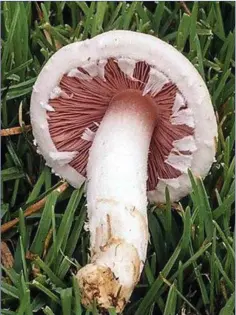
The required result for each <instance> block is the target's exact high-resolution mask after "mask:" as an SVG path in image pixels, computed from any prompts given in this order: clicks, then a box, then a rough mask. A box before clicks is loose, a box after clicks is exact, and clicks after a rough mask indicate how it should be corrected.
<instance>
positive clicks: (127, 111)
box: [31, 31, 217, 312]
mask: <svg viewBox="0 0 236 315" xmlns="http://www.w3.org/2000/svg"><path fill="white" fill-rule="evenodd" d="M31 122H32V127H33V134H34V137H35V139H36V142H37V145H38V148H39V151H40V152H41V154H42V155H43V156H44V158H45V160H46V162H47V164H48V165H49V166H50V167H52V168H53V170H54V172H55V173H57V174H59V175H60V176H61V177H63V178H64V179H66V180H67V181H68V182H69V183H70V184H71V185H72V186H74V187H76V188H79V187H80V186H81V184H82V183H83V182H84V181H85V179H86V178H87V180H86V183H87V191H86V195H87V210H88V228H89V232H90V246H91V249H90V252H91V261H90V263H89V264H88V265H86V266H85V267H83V268H82V269H80V270H79V271H78V273H77V279H78V283H79V286H80V288H81V294H82V303H83V304H84V305H85V306H89V305H91V304H92V303H93V301H94V300H95V301H96V303H97V305H98V307H100V308H101V309H108V308H109V307H112V306H113V307H115V309H116V311H117V312H121V311H122V310H123V308H124V306H125V305H126V303H127V302H128V301H129V298H130V296H131V293H132V291H133V289H134V287H135V285H136V284H137V282H138V281H139V278H140V274H141V272H142V269H143V266H144V263H145V259H146V252H147V244H148V237H149V234H148V222H147V203H148V200H149V201H150V202H155V203H163V202H165V188H166V187H168V189H169V193H170V198H171V200H172V201H177V200H179V199H180V198H181V197H183V196H185V195H187V194H188V193H189V192H190V191H191V184H190V180H189V178H188V173H187V171H188V169H191V170H192V172H193V174H194V175H196V176H201V177H204V176H205V175H206V174H207V173H208V171H209V169H210V167H211V164H212V162H213V161H214V155H215V141H216V139H217V125H216V119H215V115H214V111H213V107H212V104H211V99H210V96H209V93H208V90H207V88H206V85H205V83H204V81H203V80H202V78H201V76H200V75H199V73H198V72H197V70H196V69H195V68H194V67H193V65H192V64H191V63H190V62H189V61H188V60H187V59H186V58H185V57H184V56H183V55H182V54H181V53H179V52H178V51H177V50H176V49H175V48H174V47H172V46H171V45H169V44H167V43H165V42H163V41H161V40H160V39H157V38H155V37H153V36H150V35H146V34H141V33H135V32H131V31H110V32H107V33H103V34H101V35H98V36H96V37H94V38H93V39H90V40H85V41H82V42H76V43H73V44H70V45H67V46H65V47H63V48H61V49H60V50H59V51H57V52H56V53H55V54H54V55H53V56H52V57H51V58H50V59H49V61H48V62H47V64H46V65H45V66H44V67H43V69H42V71H41V72H40V74H39V76H38V78H37V81H36V83H35V85H34V88H33V93H32V98H31ZM160 254H161V253H160Z"/></svg>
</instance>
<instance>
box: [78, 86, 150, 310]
mask: <svg viewBox="0 0 236 315" xmlns="http://www.w3.org/2000/svg"><path fill="white" fill-rule="evenodd" d="M155 117H156V114H155V109H154V106H153V104H152V102H151V100H150V99H149V98H148V97H147V96H141V95H140V94H139V93H138V92H136V91H130V90H129V91H125V92H122V93H120V94H119V95H118V96H117V97H115V98H114V99H113V100H112V102H111V104H110V105H109V108H108V110H107V112H106V115H105V117H104V118H103V120H102V123H101V125H100V127H99V129H98V131H97V133H96V136H95V138H94V141H93V144H92V147H91V149H90V154H89V160H88V165H87V178H88V185H87V202H88V218H89V230H90V237H91V239H90V242H91V256H92V258H91V264H89V265H87V266H85V267H84V268H82V269H81V270H80V271H79V272H78V275H77V277H78V279H79V283H80V286H81V289H82V297H83V300H84V301H83V302H84V304H87V305H88V304H91V303H92V300H93V299H96V301H97V304H99V306H100V307H104V308H108V307H112V306H115V307H116V310H117V311H121V310H122V309H123V307H124V306H125V303H126V302H127V301H128V300H129V298H130V295H131V293H132V291H133V288H134V286H135V285H136V283H137V282H138V280H139V277H140V274H141V271H142V269H143V265H144V262H145V259H146V250H147V243H148V226H147V212H146V208H147V197H146V181H147V161H148V151H149V145H150V140H151V137H152V133H153V129H154V126H155ZM94 288H96V289H94ZM91 290H92V291H93V293H91Z"/></svg>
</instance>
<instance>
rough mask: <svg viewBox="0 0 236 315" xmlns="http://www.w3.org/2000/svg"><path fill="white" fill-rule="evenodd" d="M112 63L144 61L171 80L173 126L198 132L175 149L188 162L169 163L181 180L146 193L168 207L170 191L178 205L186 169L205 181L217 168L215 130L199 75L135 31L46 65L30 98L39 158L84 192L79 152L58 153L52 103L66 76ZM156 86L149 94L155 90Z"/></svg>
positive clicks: (172, 158) (79, 45)
mask: <svg viewBox="0 0 236 315" xmlns="http://www.w3.org/2000/svg"><path fill="white" fill-rule="evenodd" d="M111 57H112V58H114V59H117V60H124V65H125V61H127V60H129V61H130V64H132V61H135V62H139V61H144V62H145V63H147V64H148V65H150V66H151V68H152V69H155V70H157V71H158V73H159V74H160V76H159V78H162V77H163V76H164V77H165V78H168V80H170V82H172V83H174V84H175V85H176V87H177V89H178V91H179V93H177V94H176V98H175V101H174V104H173V116H172V123H173V124H180V123H183V124H185V122H184V121H183V120H185V119H186V121H187V123H186V124H187V125H189V126H191V127H192V128H193V130H194V132H193V137H191V139H190V138H188V137H185V138H183V139H182V141H179V142H178V141H177V142H176V145H175V148H174V149H175V151H176V152H177V151H178V150H179V151H181V150H182V151H190V152H191V155H189V156H190V157H191V158H188V159H187V158H186V155H185V154H180V153H178V155H177V156H176V155H175V152H174V154H172V153H173V152H171V154H170V155H169V157H168V158H167V160H165V162H166V163H167V164H168V163H169V165H172V166H173V167H176V169H178V170H179V171H180V172H181V174H180V175H179V176H177V177H175V178H159V180H158V184H157V186H156V187H155V188H154V189H151V190H149V191H148V198H149V200H150V201H151V202H165V188H166V186H167V187H168V189H169V192H170V197H171V200H172V201H177V200H179V199H180V198H182V197H183V196H185V195H187V194H188V193H189V192H190V191H191V183H190V180H189V177H188V173H187V169H188V168H190V169H191V171H192V172H193V174H194V175H196V176H201V177H204V176H205V175H206V174H207V173H208V171H209V169H210V167H211V165H212V163H213V162H214V156H215V151H216V141H217V124H216V118H215V114H214V110H213V106H212V103H211V99H210V95H209V92H208V90H207V87H206V85H205V83H204V81H203V79H202V78H201V76H200V74H199V73H198V72H197V70H196V69H195V68H194V66H193V65H192V64H191V63H190V61H189V60H188V59H186V58H185V57H184V56H183V55H182V54H181V53H180V52H178V51H177V50H176V49H175V48H174V47H172V46H171V45H169V44H167V43H165V42H163V41H162V40H160V39H158V38H156V37H154V36H150V35H146V34H141V33H136V32H131V31H109V32H107V33H103V34H101V35H98V36H96V37H94V38H92V39H90V40H85V41H82V42H76V43H73V44H69V45H67V46H65V47H63V48H61V49H60V50H58V51H57V52H56V53H55V54H54V55H53V56H52V57H51V58H50V59H49V60H48V62H47V63H46V65H45V66H44V67H43V69H42V70H41V72H40V74H39V76H38V78H37V80H36V83H35V84H34V87H33V92H32V96H31V107H30V114H31V123H32V127H33V135H34V137H35V141H36V143H37V146H38V149H39V152H40V153H41V154H42V155H43V156H44V158H45V160H46V163H47V165H49V166H50V167H52V168H53V170H54V172H55V173H57V174H59V175H60V176H61V177H62V178H64V179H66V180H67V181H68V182H69V183H70V184H71V185H72V186H74V187H76V188H78V187H80V186H81V184H82V183H83V182H84V180H85V177H84V176H83V175H82V174H79V173H78V172H77V171H76V170H75V168H73V167H72V166H71V165H70V162H71V160H73V158H74V157H75V156H76V154H77V152H75V151H72V152H69V151H67V152H65V151H63V152H60V151H58V150H57V148H56V146H55V143H54V142H53V140H52V137H51V135H50V130H49V123H48V114H49V113H50V112H51V111H54V109H53V108H52V107H51V106H50V105H49V100H50V99H52V98H55V97H57V93H60V91H59V92H58V85H59V83H60V81H61V79H62V77H63V75H65V74H68V73H70V72H71V71H72V72H73V69H77V68H78V67H84V66H85V65H87V66H88V65H89V64H90V63H92V62H97V61H99V62H101V64H102V62H103V61H105V60H108V59H109V58H111ZM120 68H121V69H122V66H121V67H120ZM123 68H124V70H123V71H125V72H126V74H132V69H131V68H130V66H129V65H128V66H126V67H125V66H124V67H123ZM101 69H102V68H101ZM150 74H151V72H150ZM153 80H154V81H155V77H154V79H153ZM153 80H152V82H150V83H151V84H149V90H148V91H146V92H150V91H151V90H152V83H153ZM164 81H165V79H164ZM154 83H155V82H154ZM164 83H165V82H163V84H164ZM163 84H162V85H163ZM157 85H158V83H157ZM183 101H185V102H186V103H187V111H185V112H183V111H182V112H181V113H182V114H181V115H178V110H180V107H181V102H183ZM174 108H175V111H176V112H174ZM181 156H182V157H183V160H181Z"/></svg>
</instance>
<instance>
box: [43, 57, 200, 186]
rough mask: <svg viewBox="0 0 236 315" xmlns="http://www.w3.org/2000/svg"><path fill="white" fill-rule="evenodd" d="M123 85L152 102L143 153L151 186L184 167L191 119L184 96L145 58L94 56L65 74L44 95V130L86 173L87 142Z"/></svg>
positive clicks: (188, 160)
mask: <svg viewBox="0 0 236 315" xmlns="http://www.w3.org/2000/svg"><path fill="white" fill-rule="evenodd" d="M128 89H135V90H139V91H141V93H142V94H143V95H149V96H150V97H151V98H152V100H153V101H154V104H155V105H156V108H157V113H158V114H157V117H156V127H155V130H154V132H153V136H152V140H151V144H150V153H149V159H148V182H147V188H148V190H153V189H155V187H156V186H157V184H158V181H159V179H170V178H177V177H179V176H180V175H181V174H182V172H186V171H187V168H188V167H190V166H191V159H192V157H191V155H192V152H193V151H194V150H195V149H196V148H195V145H194V137H193V134H194V129H193V123H192V120H191V119H190V120H189V119H184V117H185V115H186V111H189V109H188V107H187V103H186V101H185V100H184V98H183V96H182V95H181V93H180V91H179V90H178V88H177V86H176V85H175V84H174V83H172V82H171V81H170V79H169V78H168V77H167V76H165V75H164V74H163V73H161V72H158V71H157V70H156V69H155V68H153V67H150V65H148V64H147V63H146V62H144V61H139V62H134V61H129V60H128V59H126V60H125V59H122V60H119V59H118V60H117V59H114V58H109V59H108V60H105V61H104V60H103V63H102V66H101V62H100V63H99V61H98V62H97V63H96V64H91V65H90V67H87V68H83V67H79V68H76V69H72V70H71V71H70V72H69V73H67V74H64V75H63V77H62V79H61V81H60V83H59V85H58V87H57V91H58V94H57V95H55V93H54V95H52V96H51V97H52V98H51V99H50V100H49V104H48V105H49V106H50V107H49V108H50V110H48V112H47V113H48V124H49V131H50V135H51V137H52V140H53V142H54V144H55V146H56V148H57V150H58V151H60V152H64V151H65V152H77V154H76V155H75V157H74V158H73V159H72V160H71V161H70V163H69V164H70V165H71V166H72V167H73V168H74V169H75V170H76V171H77V172H79V173H80V174H82V175H83V176H86V165H87V159H88V154H89V148H90V146H91V144H92V140H93V137H94V135H95V133H96V130H97V128H98V126H99V124H100V122H101V121H102V118H103V116H104V115H105V112H106V109H107V108H108V106H109V103H110V101H111V99H112V98H113V97H114V96H115V95H116V94H118V93H119V92H121V91H123V90H128ZM190 118H191V115H190ZM111 132H112V130H111ZM187 140H189V141H190V142H191V143H192V146H191V147H190V146H189V144H188V142H189V141H187Z"/></svg>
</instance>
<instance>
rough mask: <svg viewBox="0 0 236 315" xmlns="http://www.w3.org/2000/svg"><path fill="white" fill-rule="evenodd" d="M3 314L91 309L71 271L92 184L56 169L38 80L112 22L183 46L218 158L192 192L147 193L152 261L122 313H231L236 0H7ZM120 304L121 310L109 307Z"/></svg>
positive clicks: (85, 250) (79, 256)
mask: <svg viewBox="0 0 236 315" xmlns="http://www.w3.org/2000/svg"><path fill="white" fill-rule="evenodd" d="M1 9H2V10H1V18H2V20H1V27H2V34H1V35H2V36H1V38H2V40H1V45H2V55H1V59H2V62H1V79H2V80H1V84H2V89H1V122H2V130H1V135H2V176H1V197H2V199H1V202H2V204H1V219H2V230H1V236H2V242H1V261H2V283H1V290H2V310H1V314H2V315H14V314H19V315H23V314H26V315H30V314H37V315H39V314H47V315H52V314H55V315H60V314H63V315H69V314H73V315H81V314H86V315H89V314H99V313H98V311H97V309H96V305H94V308H93V309H91V310H85V309H84V308H83V307H82V306H81V304H80V294H79V289H78V285H77V283H76V281H75V278H74V274H75V273H76V271H77V269H78V268H80V267H81V266H83V265H85V264H86V263H87V262H88V259H89V234H88V232H86V231H85V229H84V223H85V222H86V199H85V197H84V194H83V189H84V187H81V188H80V189H78V190H76V189H73V188H72V187H71V186H69V185H68V184H67V183H66V182H63V181H62V180H60V178H58V177H57V176H55V175H54V174H52V173H51V170H50V169H49V168H48V167H47V166H46V165H45V161H44V159H43V158H42V156H40V155H39V154H38V153H37V152H36V147H35V146H34V142H33V140H34V139H33V136H32V131H31V125H30V117H29V106H30V95H31V92H32V87H33V84H34V82H35V80H36V78H37V76H38V74H39V72H40V70H41V69H42V67H43V65H44V64H45V63H46V61H47V60H48V59H49V58H50V56H52V54H53V53H54V52H55V51H57V50H58V49H59V48H60V47H62V46H64V45H67V44H69V43H72V42H75V41H81V40H85V39H88V38H91V37H94V36H95V35H97V34H99V33H102V32H104V31H108V30H114V29H125V30H133V31H137V32H142V33H147V34H151V35H154V36H157V37H159V38H160V39H162V40H164V41H166V42H168V43H170V44H172V45H173V46H174V47H176V48H177V49H178V50H179V51H181V52H182V53H183V54H184V55H185V56H186V57H187V58H188V59H189V60H190V61H191V62H192V64H193V65H194V66H195V67H196V69H197V70H198V71H199V73H200V74H201V76H202V77H203V79H204V80H205V82H206V84H207V87H208V89H209V92H210V95H211V98H212V104H213V106H214V110H215V112H216V117H217V123H218V143H217V154H216V160H215V162H214V163H213V165H212V168H211V170H210V172H209V174H208V176H207V177H206V178H205V179H204V180H203V179H201V178H194V177H193V175H192V174H191V172H189V176H190V178H191V182H192V188H193V191H192V193H191V194H190V195H189V196H187V197H185V198H184V199H182V200H181V201H180V202H178V203H174V204H171V203H170V201H169V199H168V191H167V192H166V204H165V205H160V204H159V205H150V206H149V211H148V220H149V232H150V243H149V246H148V255H147V257H148V258H147V260H146V263H145V267H144V270H143V273H142V276H141V279H140V282H139V283H138V285H137V286H136V288H135V290H134V292H133V295H132V297H131V300H130V302H129V303H128V304H127V306H126V308H125V310H124V312H123V314H124V315H144V314H145V315H152V314H153V315H159V314H164V315H172V314H173V315H175V314H181V315H183V314H194V315H195V314H207V315H214V314H215V315H217V314H219V315H231V314H233V313H234V304H235V297H234V294H235V293H234V290H235V283H234V281H235V261H234V260H235V258H234V227H235V225H234V219H235V215H234V201H235V199H234V187H235V184H234V181H235V178H234V167H235V164H234V163H235V160H234V141H235V129H234V125H235V116H234V91H235V60H234V50H235V29H234V27H235V18H234V17H235V2H232V1H225V2H218V1H206V2H182V1H180V2H177V1H175V2H170V1H165V2H164V1H160V2H158V3H155V2H79V1H74V2H66V1H60V2H52V1H48V2H21V1H18V2H1ZM109 313H110V314H115V312H114V310H112V309H111V310H109Z"/></svg>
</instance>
